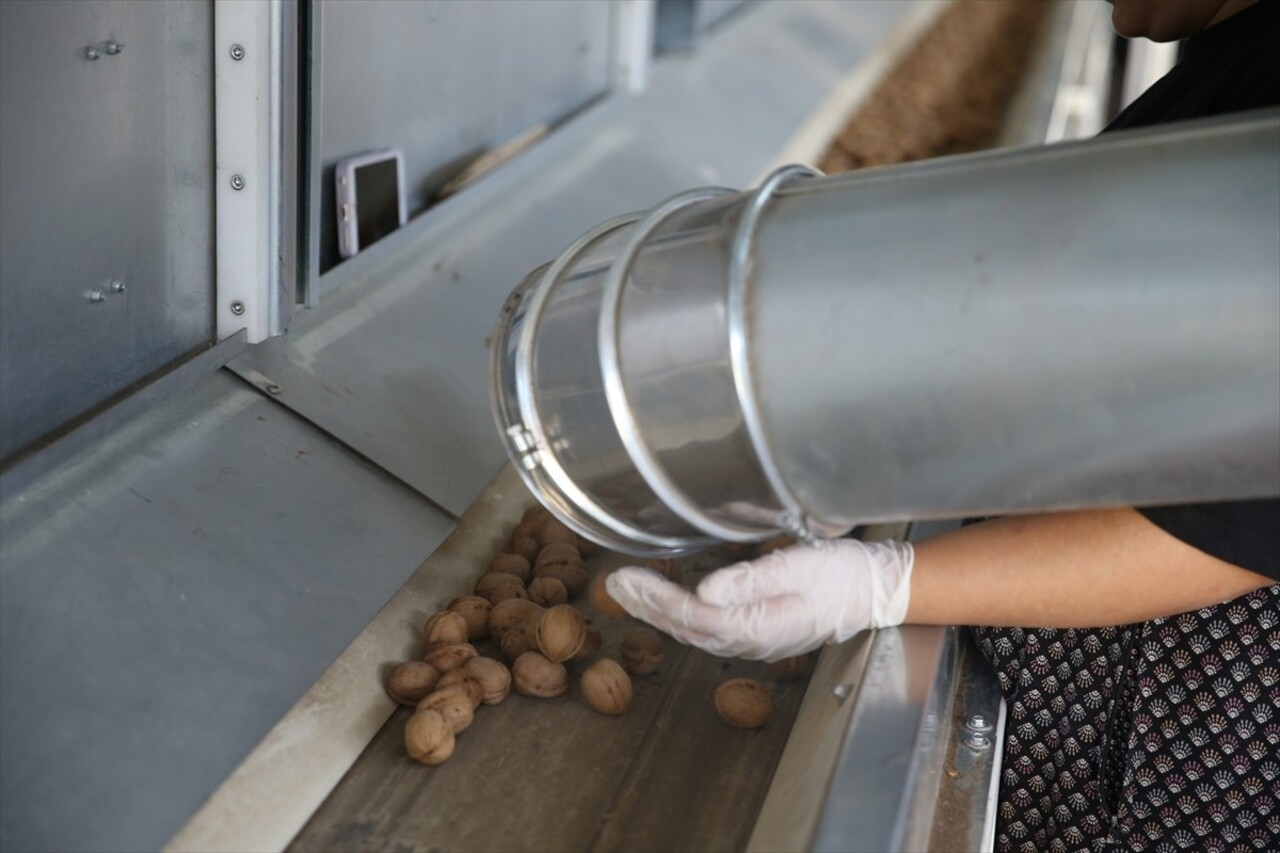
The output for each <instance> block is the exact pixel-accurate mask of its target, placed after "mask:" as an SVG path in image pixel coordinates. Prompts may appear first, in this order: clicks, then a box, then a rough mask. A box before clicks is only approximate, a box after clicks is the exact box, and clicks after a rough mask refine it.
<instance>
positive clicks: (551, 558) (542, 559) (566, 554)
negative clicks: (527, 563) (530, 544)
mask: <svg viewBox="0 0 1280 853" xmlns="http://www.w3.org/2000/svg"><path fill="white" fill-rule="evenodd" d="M580 562H582V555H581V554H580V553H578V549H577V548H576V547H574V546H573V545H572V544H569V543H567V542H556V543H553V544H551V545H548V546H547V547H545V548H543V549H542V550H541V551H539V552H538V557H537V559H535V560H534V561H533V566H534V568H537V567H539V566H549V565H551V564H552V563H580Z"/></svg>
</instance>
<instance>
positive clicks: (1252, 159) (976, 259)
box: [499, 110, 1280, 538]
mask: <svg viewBox="0 0 1280 853" xmlns="http://www.w3.org/2000/svg"><path fill="white" fill-rule="evenodd" d="M1277 160H1280V111H1276V110H1268V111H1262V112H1260V113H1255V114H1253V115H1251V116H1246V117H1243V118H1239V117H1232V118H1230V119H1225V120H1214V121H1207V122H1197V123H1194V124H1184V125H1181V126H1178V127H1174V128H1170V129H1160V130H1144V131H1137V132H1130V133H1124V134H1115V135H1112V136H1110V137H1107V138H1105V139H1101V140H1096V141H1090V142H1086V143H1074V144H1069V145H1059V146H1052V147H1048V148H1040V149H1026V150H1016V151H1006V152H997V153H988V154H979V155H974V156H968V157H955V158H947V159H943V160H937V161H931V162H927V163H922V164H916V165H908V166H903V167H897V168H892V169H876V170H866V171H864V172H858V173H853V174H849V175H844V176H837V177H833V178H825V179H824V178H811V177H804V176H799V177H791V178H790V180H789V182H787V183H786V184H785V185H783V186H781V187H774V188H773V189H774V192H773V195H772V198H770V199H767V202H766V201H761V199H765V198H766V197H767V194H768V192H769V191H770V189H771V182H766V184H765V187H764V188H763V189H762V190H761V191H760V192H758V193H757V194H755V195H747V196H736V197H734V199H733V200H732V201H731V202H730V203H729V205H728V206H727V207H726V203H725V202H724V201H722V200H719V199H715V200H709V201H702V202H700V203H697V204H695V205H693V206H692V207H686V208H684V209H683V211H682V214H681V215H682V216H684V217H685V219H684V221H683V224H682V223H680V222H677V223H675V225H674V226H673V227H671V228H669V229H666V230H660V231H657V232H655V233H654V234H653V235H652V238H651V239H647V240H646V239H645V238H644V237H643V236H637V237H636V238H635V239H633V240H632V241H631V243H630V244H629V245H627V246H626V247H625V248H624V250H622V251H620V252H619V253H618V256H617V258H616V260H615V261H614V262H613V265H612V267H611V269H609V270H608V271H607V272H597V273H596V274H597V275H607V276H610V277H612V283H613V285H614V287H613V291H614V292H613V293H612V294H610V292H609V288H606V298H605V299H604V301H603V304H602V306H601V309H600V316H599V317H598V318H597V319H596V320H595V321H594V322H593V321H592V319H591V317H590V316H586V315H583V316H580V318H579V320H578V322H581V323H583V324H586V325H588V326H590V325H595V326H596V327H597V328H598V330H599V334H600V336H601V341H602V343H601V346H600V352H599V360H600V364H601V374H602V377H603V382H604V385H605V388H606V389H610V390H611V393H609V394H608V395H607V396H608V408H609V415H610V418H609V419H608V420H612V422H613V423H614V424H615V425H616V426H617V428H618V431H619V433H620V435H621V436H622V437H623V441H624V444H626V446H627V451H628V454H629V455H630V456H631V464H632V467H634V469H635V471H636V472H638V473H639V475H641V477H642V479H643V481H644V482H645V483H646V484H647V485H648V487H649V488H650V489H651V490H652V491H653V492H654V493H655V494H657V495H659V496H660V497H661V498H662V500H663V502H664V503H665V504H666V506H667V508H668V509H669V510H670V511H671V513H673V514H674V515H676V516H678V517H680V518H682V519H683V520H684V521H686V522H688V523H689V524H690V525H691V526H693V527H694V528H696V529H699V530H702V531H704V532H706V533H708V534H712V535H716V536H721V537H725V536H726V529H727V528H731V527H732V526H735V525H736V526H738V527H740V528H742V530H743V535H744V536H745V537H750V536H752V535H753V534H752V533H751V527H752V526H753V525H754V528H755V530H756V531H758V532H757V533H756V534H754V536H755V538H763V536H766V535H768V534H769V533H771V532H773V531H776V530H778V529H790V530H791V531H792V532H797V533H801V534H805V535H807V536H810V537H828V536H832V535H838V534H840V533H842V532H844V531H847V530H849V529H850V528H852V527H853V526H855V525H857V524H865V523H868V522H875V521H887V520H892V519H895V518H915V519H928V518H948V517H957V516H961V515H978V514H990V513H998V512H1017V511H1030V510H1044V509H1065V508H1073V507H1083V506H1105V505H1122V504H1127V503H1138V504H1152V503H1167V502H1176V501H1185V500H1219V499H1231V498H1250V497H1259V496H1267V495H1274V494H1277V493H1280V375H1278V366H1280V243H1278V242H1277V241H1276V239H1275V234H1276V233H1277V232H1278V231H1280V169H1278V168H1277ZM661 210H662V209H661V208H659V209H658V212H661ZM1202 210H1214V211H1218V212H1219V213H1218V218H1217V219H1215V220H1214V221H1213V223H1212V224H1207V223H1206V222H1205V221H1204V220H1203V219H1202V218H1201V217H1200V216H1198V215H1189V213H1188V212H1189V211H1202ZM761 211H763V212H761ZM655 215H657V214H656V213H655ZM755 216H758V222H754V221H753V217H755ZM637 229H639V226H637ZM746 257H749V258H750V263H746V262H744V261H743V258H746ZM574 273H575V270H574V269H573V268H572V267H571V268H570V271H569V272H568V273H567V275H568V276H570V277H572V276H573V275H574ZM547 285H548V282H546V281H544V282H542V284H540V285H538V286H537V287H531V288H526V289H524V290H523V291H521V293H520V295H519V297H518V298H519V299H537V298H538V290H540V289H541V288H543V287H546V286H547ZM513 307H514V308H516V309H517V310H516V311H514V312H512V311H511V310H510V309H511V308H513ZM518 307H519V306H518V303H517V304H516V305H514V306H508V310H507V312H506V313H504V314H503V315H502V319H501V320H500V325H502V324H504V323H506V322H508V320H509V319H510V318H511V317H514V316H519V314H520V312H519V310H518ZM568 334H569V333H564V332H562V333H561V337H565V336H567V335H568ZM579 336H580V335H579ZM615 336H616V337H617V339H618V343H617V348H618V351H619V352H620V353H621V357H614V356H613V355H611V354H610V352H609V351H608V347H607V346H606V343H607V341H608V340H609V339H611V338H613V337H615ZM735 339H738V340H736V342H735V343H734V344H733V345H732V346H729V347H727V349H726V344H725V342H726V341H735ZM724 352H728V353H729V354H730V357H729V358H726V357H725V356H724V355H723V353H724ZM586 355H588V356H590V355H591V354H590V353H587V354H586ZM582 376H583V377H585V376H586V374H585V373H583V374H582ZM578 384H579V387H577V388H573V387H564V386H563V385H561V386H558V387H556V388H555V389H554V394H555V395H556V396H557V397H565V396H567V395H571V394H574V393H583V394H588V395H589V394H591V393H593V389H594V385H593V384H592V383H591V382H590V381H588V380H587V379H585V378H584V379H580V380H579V383H578ZM536 390H537V391H538V392H540V393H541V392H542V390H543V389H536ZM543 402H544V401H543V400H538V401H534V402H531V403H530V405H529V406H522V410H523V411H525V412H528V411H531V410H532V409H533V408H534V407H535V406H538V405H541V404H542V403H543ZM593 411H597V412H598V411H599V407H596V409H594V410H593ZM504 416H505V414H504ZM596 417H597V419H598V420H603V418H602V416H599V415H596ZM708 423H712V424H714V425H715V428H708V426H707V424H708ZM743 424H745V425H747V427H751V429H749V430H746V431H745V432H749V433H750V438H751V440H750V442H749V444H748V443H747V442H745V441H744V439H743V434H744V429H743V427H742V425H743ZM561 426H563V427H564V429H560V430H556V431H554V435H553V436H552V437H550V438H549V439H548V440H546V441H541V440H540V441H538V442H537V443H536V444H535V446H534V447H533V448H532V451H533V454H534V456H533V458H539V459H541V458H545V457H546V456H547V455H548V454H551V453H557V454H560V455H562V456H563V455H564V454H566V453H573V452H577V451H576V448H578V447H579V446H584V447H585V446H587V444H586V442H587V439H588V436H593V435H594V433H593V432H592V430H593V429H594V430H599V429H604V428H606V426H607V424H606V425H601V424H594V425H592V424H587V425H586V426H584V427H582V428H581V429H578V428H577V425H576V424H571V423H562V424H561ZM504 429H505V426H503V425H500V427H499V431H500V432H501V431H503V430H504ZM628 433H633V434H635V436H638V438H635V439H634V440H631V439H629V438H628ZM655 449H657V450H658V451H660V452H657V453H655V452H654V450H655ZM526 455H527V454H526ZM655 458H656V459H657V460H658V462H657V464H656V465H655V461H654V460H655ZM743 460H747V461H748V463H749V462H750V461H751V460H754V461H756V463H757V464H758V466H759V469H760V470H762V471H764V472H767V473H770V474H771V476H769V477H768V481H769V488H765V489H762V488H761V485H760V478H759V477H758V476H757V477H744V476H743V475H742V474H743V469H744V468H747V469H749V468H750V467H751V466H750V465H749V464H745V465H744V461H743ZM612 464H613V465H614V466H615V467H621V468H625V467H626V466H625V463H623V462H618V461H614V462H612ZM655 468H656V469H657V470H655ZM672 483H678V484H679V488H678V490H679V492H680V494H679V495H678V496H677V497H674V498H673V497H672V496H671V494H670V492H671V488H670V486H671V484H672ZM530 485H531V487H532V488H535V489H536V488H537V484H536V483H535V482H533V481H532V479H531V480H530ZM577 485H578V486H584V482H583V480H582V479H581V478H579V479H578V483H577ZM690 503H693V504H696V505H697V507H696V510H691V509H690V507H689V504H690ZM709 514H710V515H717V516H718V517H717V519H716V524H710V523H707V521H706V516H707V515H709ZM652 517H653V518H654V519H655V520H656V521H655V522H654V523H650V524H647V525H646V530H648V531H649V532H657V531H658V528H657V527H656V526H655V525H656V524H657V523H661V524H668V523H669V522H667V521H665V520H661V519H662V516H661V515H660V514H652ZM725 522H728V523H727V524H726V523H725ZM728 532H734V531H732V530H729V531H728ZM726 538H727V537H726Z"/></svg>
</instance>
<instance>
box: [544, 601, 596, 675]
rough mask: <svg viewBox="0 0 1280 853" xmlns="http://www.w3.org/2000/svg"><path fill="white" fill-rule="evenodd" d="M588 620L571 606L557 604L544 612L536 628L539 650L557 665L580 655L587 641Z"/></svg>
mask: <svg viewBox="0 0 1280 853" xmlns="http://www.w3.org/2000/svg"><path fill="white" fill-rule="evenodd" d="M586 634H587V620H586V618H585V617H584V616H583V615H582V614H581V613H580V612H579V611H578V609H577V608H576V607H574V606H573V605H571V604H557V605H556V606H555V607H552V608H550V609H548V610H547V611H546V612H544V613H543V614H542V616H541V618H540V619H538V622H537V625H536V626H535V627H534V636H535V637H536V638H537V641H538V650H539V651H541V652H542V654H543V656H544V657H545V658H546V659H547V660H549V661H553V662H555V663H560V662H561V661H566V660H568V659H569V658H571V657H573V656H574V655H575V654H577V653H578V650H579V649H580V648H582V643H583V641H584V640H585V639H586Z"/></svg>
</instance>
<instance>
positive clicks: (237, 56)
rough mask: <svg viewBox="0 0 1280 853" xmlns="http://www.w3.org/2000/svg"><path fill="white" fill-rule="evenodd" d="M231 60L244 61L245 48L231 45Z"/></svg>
mask: <svg viewBox="0 0 1280 853" xmlns="http://www.w3.org/2000/svg"><path fill="white" fill-rule="evenodd" d="M231 58H232V59H234V60H235V61H236V62H239V61H240V60H242V59H244V48H243V47H241V46H240V45H238V44H233V45H231Z"/></svg>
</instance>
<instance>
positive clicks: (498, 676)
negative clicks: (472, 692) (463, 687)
mask: <svg viewBox="0 0 1280 853" xmlns="http://www.w3.org/2000/svg"><path fill="white" fill-rule="evenodd" d="M463 670H464V671H465V672H466V673H467V675H470V676H471V678H472V679H473V680H474V681H475V682H476V683H477V684H479V685H480V688H481V690H482V691H483V698H482V701H483V702H484V704H486V705H497V704H498V703H499V702H501V701H502V700H503V699H506V698H507V692H508V691H509V690H510V689H511V670H509V669H507V668H506V667H505V666H503V665H502V663H501V662H499V661H496V660H494V659H493V658H479V657H477V658H472V659H471V660H469V661H467V662H466V663H465V664H463Z"/></svg>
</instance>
